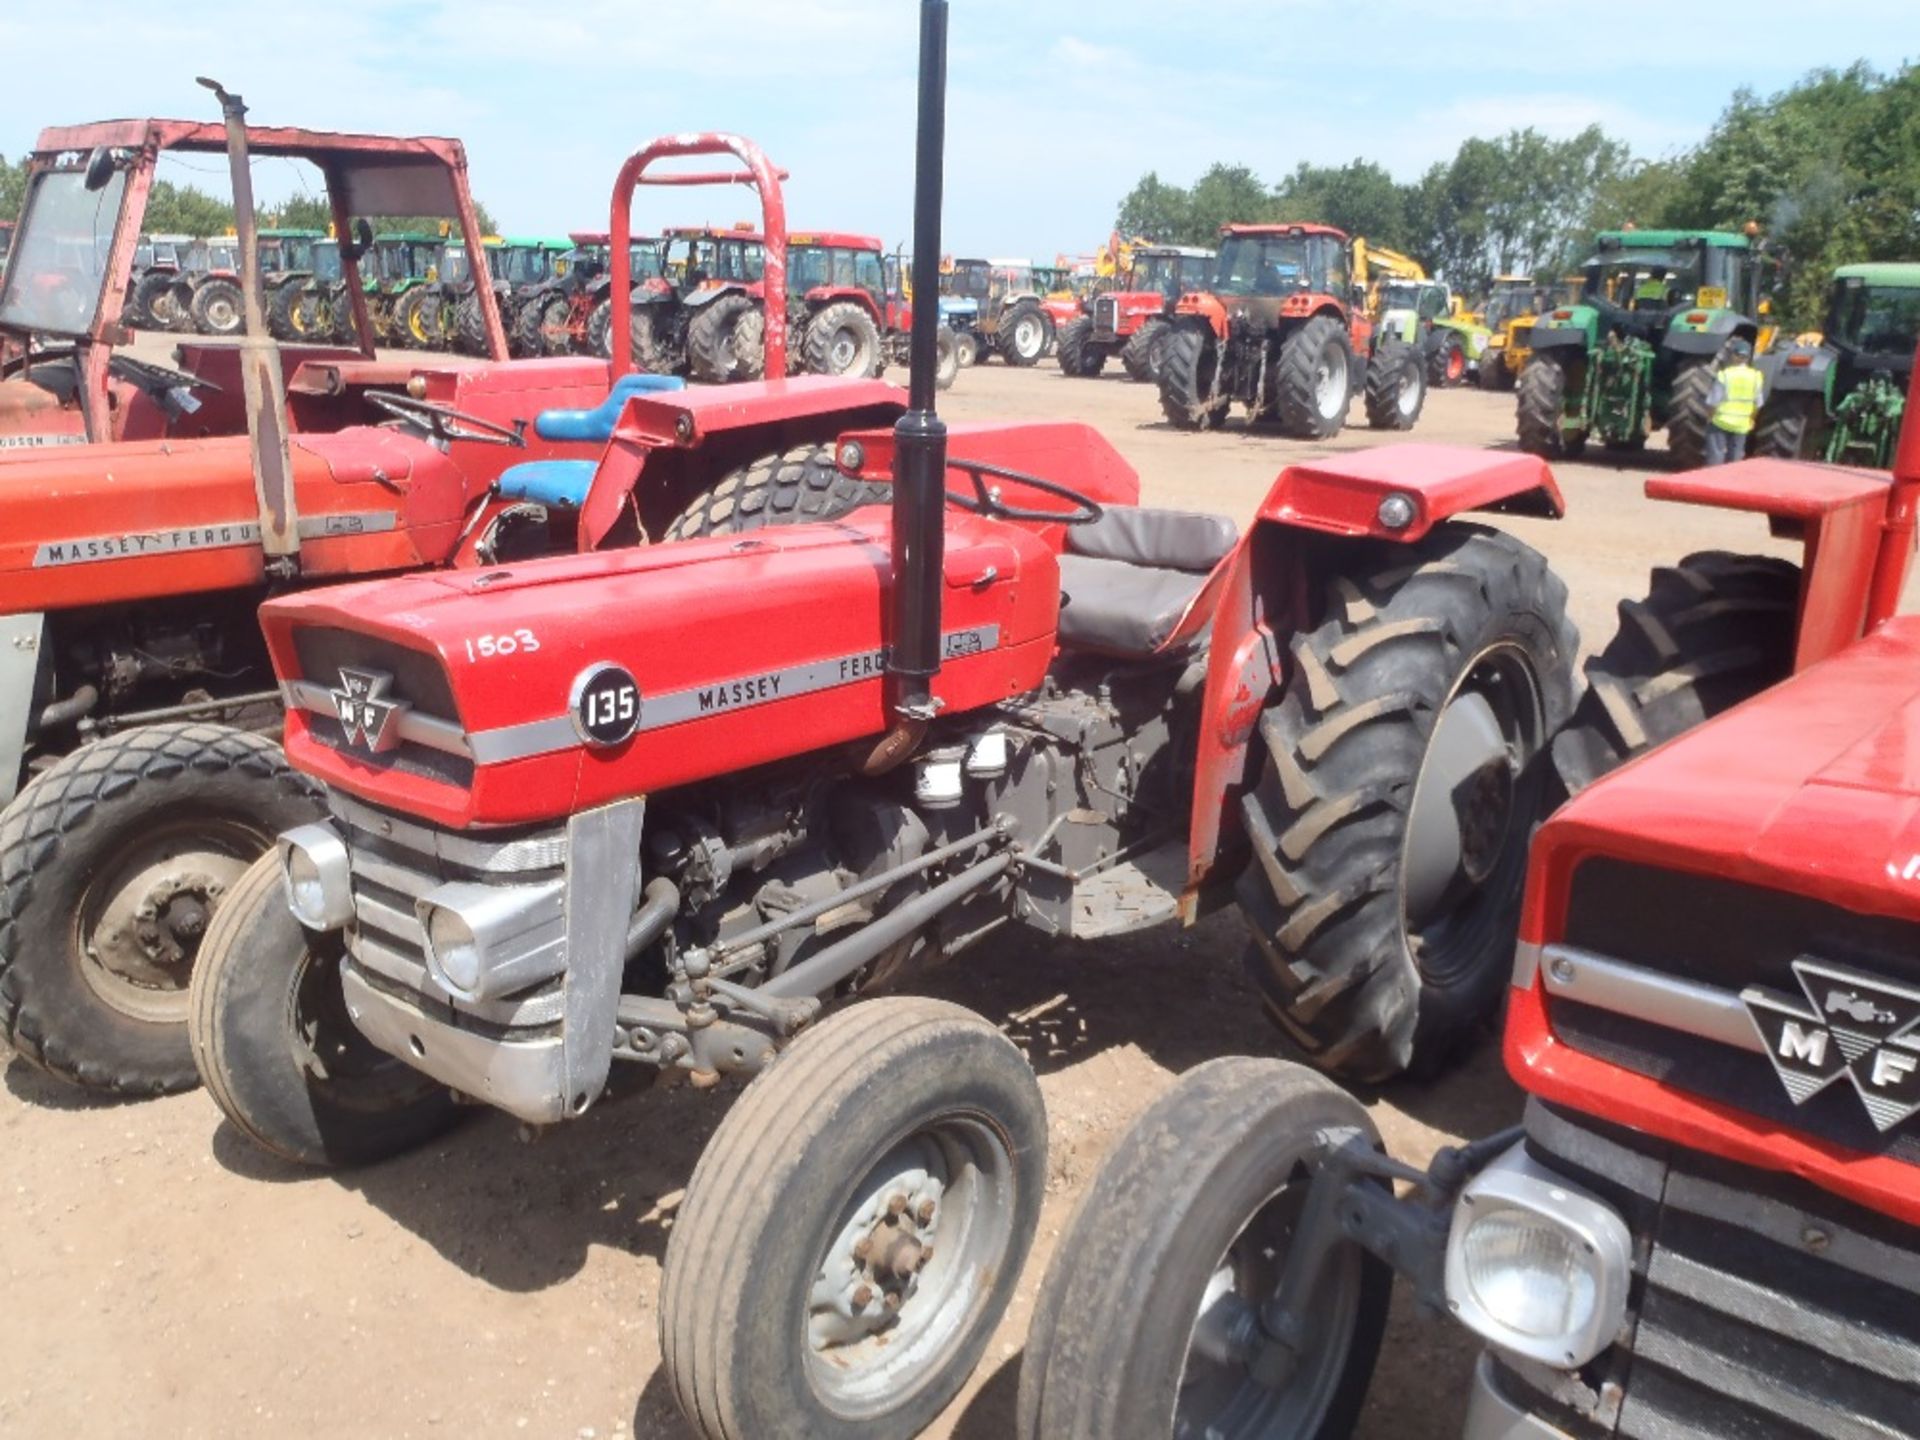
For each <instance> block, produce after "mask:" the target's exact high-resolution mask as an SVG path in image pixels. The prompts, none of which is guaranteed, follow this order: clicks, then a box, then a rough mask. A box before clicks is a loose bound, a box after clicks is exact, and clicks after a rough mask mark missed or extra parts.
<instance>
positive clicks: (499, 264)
mask: <svg viewBox="0 0 1920 1440" xmlns="http://www.w3.org/2000/svg"><path fill="white" fill-rule="evenodd" d="M573 249H574V244H573V241H572V240H571V239H569V238H567V237H565V236H531V237H513V236H509V237H507V238H505V239H503V240H501V241H499V243H497V244H495V243H493V242H491V241H490V242H488V245H487V273H488V277H489V280H490V283H491V286H492V289H493V294H494V300H495V303H496V304H498V305H499V307H500V315H501V318H502V320H503V321H504V322H505V324H506V326H507V339H508V345H509V348H513V349H514V354H515V357H516V358H530V356H531V355H532V354H534V353H537V352H525V353H523V352H522V351H521V350H520V349H518V348H514V333H515V331H514V323H513V322H514V319H515V317H516V316H517V315H518V314H519V311H520V306H521V304H522V303H523V302H524V301H525V300H526V299H527V297H529V296H530V295H533V294H535V293H537V292H538V291H539V289H540V287H541V286H543V285H545V284H546V283H547V282H548V281H550V280H554V279H557V278H559V277H561V276H563V275H564V274H565V273H566V267H567V256H568V254H569V253H570V252H571V251H572V250H573ZM479 321H480V302H479V299H478V297H477V296H476V294H475V292H474V291H473V290H472V289H471V288H470V287H469V288H465V289H463V290H462V291H461V292H460V295H459V297H458V298H457V299H456V301H455V302H454V314H453V344H454V348H455V349H456V350H458V351H459V352H460V353H461V354H463V355H474V354H480V353H483V352H482V349H481V340H482V333H481V329H480V324H479Z"/></svg>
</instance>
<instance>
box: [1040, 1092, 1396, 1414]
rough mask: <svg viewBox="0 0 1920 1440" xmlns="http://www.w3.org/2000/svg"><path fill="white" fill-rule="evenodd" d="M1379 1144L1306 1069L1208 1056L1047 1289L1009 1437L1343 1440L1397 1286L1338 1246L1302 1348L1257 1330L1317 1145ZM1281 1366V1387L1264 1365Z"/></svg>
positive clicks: (1152, 1114) (1143, 1141)
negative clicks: (1336, 1135)
mask: <svg viewBox="0 0 1920 1440" xmlns="http://www.w3.org/2000/svg"><path fill="white" fill-rule="evenodd" d="M1346 1130H1352V1131H1357V1132H1358V1133H1359V1134H1360V1135H1361V1136H1363V1137H1365V1139H1366V1140H1367V1141H1368V1142H1369V1143H1371V1144H1374V1145H1376V1146H1377V1145H1378V1144H1379V1137H1378V1135H1377V1133H1376V1132H1375V1130H1374V1127H1373V1123H1372V1121H1371V1120H1370V1119H1369V1118H1368V1116H1367V1112H1366V1110H1365V1109H1364V1108H1363V1107H1362V1106H1361V1105H1360V1103H1359V1102H1358V1101H1356V1100H1354V1099H1353V1098H1352V1097H1351V1096H1349V1095H1347V1094H1346V1093H1345V1092H1344V1091H1342V1090H1340V1089H1339V1088H1338V1087H1336V1086H1334V1085H1332V1084H1330V1083H1329V1082H1328V1081H1326V1080H1325V1079H1323V1078H1321V1077H1320V1076H1317V1075H1315V1074H1313V1073H1312V1072H1311V1071H1308V1070H1305V1069H1303V1068H1302V1067H1300V1066H1298V1065H1289V1064H1286V1063H1285V1062H1282V1061H1277V1060H1254V1059H1227V1060H1214V1061H1210V1062H1208V1063H1207V1064H1205V1065H1202V1066H1200V1067H1199V1068H1197V1069H1195V1070H1191V1071H1189V1072H1188V1073H1187V1074H1186V1075H1184V1076H1183V1077H1181V1079H1180V1081H1179V1083H1178V1084H1176V1085H1175V1086H1174V1087H1173V1088H1172V1089H1171V1090H1169V1091H1167V1093H1166V1094H1165V1095H1163V1096H1161V1098H1160V1099H1159V1100H1158V1101H1157V1102H1155V1104H1154V1105H1153V1106H1152V1108H1151V1109H1149V1110H1148V1111H1147V1112H1146V1114H1144V1115H1142V1116H1141V1117H1140V1119H1139V1120H1138V1121H1136V1122H1135V1123H1134V1125H1133V1127H1132V1128H1131V1129H1130V1130H1128V1131H1127V1133H1126V1134H1125V1135H1124V1136H1122V1137H1121V1139H1120V1142H1119V1144H1117V1145H1116V1146H1115V1147H1114V1149H1113V1151H1112V1152H1111V1153H1110V1154H1109V1155H1108V1157H1107V1159H1106V1161H1105V1163H1104V1164H1102V1166H1101V1167H1100V1172H1099V1174H1098V1175H1097V1176H1096V1177H1095V1178H1094V1182H1093V1186H1092V1188H1091V1189H1090V1190H1089V1191H1088V1192H1087V1195H1086V1198H1085V1199H1084V1200H1083V1201H1081V1203H1080V1207H1079V1209H1078V1210H1077V1211H1076V1212H1075V1213H1074V1216H1073V1219H1072V1221H1071V1223H1070V1224H1069V1226H1068V1229H1067V1233H1066V1237H1065V1238H1064V1239H1063V1240H1062V1241H1061V1244H1060V1249H1059V1251H1058V1252H1057V1253H1056V1254H1055V1256H1054V1259H1053V1263H1052V1265H1051V1266H1050V1267H1049V1268H1048V1270H1047V1277H1046V1280H1045V1281H1044V1282H1043V1284H1042V1285H1041V1288H1040V1295H1039V1299H1038V1301H1037V1302H1036V1305H1035V1309H1034V1317H1033V1323H1032V1326H1031V1329H1030V1330H1029V1332H1028V1338H1027V1349H1026V1356H1025V1359H1024V1360H1023V1361H1022V1363H1021V1366H1020V1397H1019V1404H1018V1408H1017V1411H1016V1421H1015V1434H1016V1435H1017V1436H1018V1437H1019V1440H1105V1437H1108V1436H1176V1437H1195V1440H1198V1437H1207V1440H1339V1437H1344V1436H1346V1435H1347V1434H1349V1433H1350V1432H1351V1430H1352V1427H1353V1425H1354V1422H1355V1420H1356V1418H1357V1416H1358V1415H1359V1412H1360V1406H1361V1404H1362V1403H1363V1401H1364V1400H1365V1398H1366V1393H1367V1384H1368V1381H1369V1380H1370V1379H1371V1378H1372V1375H1373V1368H1374V1362H1375V1360H1376V1359H1377V1358H1378V1356H1379V1352H1380V1340H1381V1334H1382V1331H1383V1329H1384V1327H1385V1324H1386V1319H1387V1305H1388V1301H1389V1299H1390V1297H1391V1294H1392V1287H1393V1275H1392V1272H1391V1271H1390V1270H1389V1269H1388V1267H1387V1266H1386V1265H1385V1264H1384V1263H1383V1262H1381V1261H1380V1260H1378V1259H1376V1258H1374V1257H1373V1256H1371V1255H1369V1254H1367V1253H1366V1252H1364V1251H1362V1250H1361V1249H1360V1248H1359V1247H1358V1246H1357V1245H1354V1244H1353V1243H1352V1242H1350V1241H1342V1242H1341V1243H1340V1245H1339V1249H1338V1250H1337V1251H1336V1253H1334V1254H1333V1255H1332V1256H1330V1257H1329V1258H1328V1260H1327V1263H1326V1267H1325V1270H1324V1272H1323V1274H1322V1277H1321V1280H1320V1283H1319V1285H1318V1286H1317V1287H1316V1289H1315V1290H1314V1292H1313V1293H1312V1294H1311V1295H1309V1296H1308V1297H1307V1298H1306V1306H1307V1310H1308V1313H1309V1315H1310V1317H1311V1323H1310V1324H1308V1325H1306V1326H1303V1327H1300V1328H1301V1331H1302V1334H1301V1338H1300V1340H1299V1341H1298V1342H1297V1347H1298V1348H1291V1347H1287V1346H1283V1345H1281V1344H1280V1342H1278V1341H1276V1340H1274V1339H1273V1338H1272V1337H1271V1336H1269V1335H1268V1333H1267V1332H1266V1331H1265V1329H1264V1328H1263V1326H1262V1324H1261V1317H1260V1308H1261V1306H1263V1305H1264V1304H1265V1303H1266V1302H1267V1301H1269V1300H1271V1299H1273V1298H1274V1296H1275V1295H1276V1293H1277V1292H1278V1290H1279V1287H1280V1281H1281V1277H1282V1276H1283V1275H1284V1274H1285V1273H1286V1270H1287V1267H1288V1266H1289V1265H1290V1264H1294V1263H1302V1262H1301V1257H1298V1256H1296V1255H1295V1254H1294V1251H1295V1248H1296V1247H1295V1244H1294V1240H1295V1235H1296V1233H1297V1231H1298V1228H1299V1224H1300V1221H1301V1218H1302V1214H1303V1211H1304V1208H1305V1201H1306V1196H1307V1193H1308V1191H1309V1189H1310V1188H1311V1186H1312V1184H1313V1175H1314V1165H1315V1161H1316V1159H1317V1156H1318V1154H1319V1153H1320V1141H1321V1138H1322V1136H1323V1135H1325V1134H1326V1133H1327V1132H1335V1131H1346ZM1260 1359H1266V1360H1268V1361H1269V1362H1271V1361H1273V1360H1278V1361H1279V1362H1280V1363H1279V1364H1278V1365H1276V1366H1274V1370H1275V1371H1277V1372H1278V1379H1277V1383H1276V1381H1275V1380H1269V1381H1267V1382H1266V1383H1262V1381H1261V1380H1260V1379H1258V1378H1256V1375H1255V1372H1254V1369H1253V1366H1254V1363H1255V1362H1256V1360H1260Z"/></svg>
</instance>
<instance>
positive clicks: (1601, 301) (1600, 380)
mask: <svg viewBox="0 0 1920 1440" xmlns="http://www.w3.org/2000/svg"><path fill="white" fill-rule="evenodd" d="M1750 228H1752V227H1750ZM1757 233H1758V232H1757V229H1755V231H1754V234H1738V233H1733V232H1730V231H1720V230H1611V231H1606V232H1604V233H1602V234H1601V235H1600V237H1599V240H1598V242H1597V244H1596V246H1595V250H1594V254H1593V257H1592V258H1591V259H1590V260H1588V262H1587V265H1586V275H1585V280H1584V283H1583V286H1582V289H1581V294H1580V297H1579V299H1578V300H1577V301H1575V302H1574V303H1572V304H1570V305H1563V306H1559V307H1557V308H1555V309H1553V310H1550V311H1548V312H1547V313H1546V314H1545V315H1542V316H1541V317H1540V318H1539V319H1537V320H1536V321H1535V322H1534V324H1533V333H1532V336H1531V340H1532V346H1533V354H1532V357H1531V358H1530V359H1529V360H1528V362H1527V365H1526V368H1525V369H1524V370H1523V371H1521V373H1520V380H1519V385H1518V390H1519V398H1518V407H1517V409H1518V429H1519V436H1520V447H1521V449H1523V450H1525V451H1527V452H1528V453H1529V454H1534V455H1544V456H1553V455H1569V456H1571V455H1578V454H1580V453H1581V451H1583V450H1584V449H1585V448H1586V444H1587V440H1588V437H1589V436H1597V437H1598V438H1599V440H1600V441H1601V443H1602V444H1603V445H1605V446H1606V447H1607V448H1608V449H1610V450H1621V451H1632V450H1639V449H1641V448H1642V447H1643V446H1644V445H1645V444H1646V442H1647V439H1648V437H1649V436H1650V435H1651V434H1652V433H1653V432H1654V431H1655V430H1659V429H1662V428H1664V429H1665V430H1666V432H1667V450H1668V453H1669V454H1671V455H1672V456H1673V459H1674V463H1675V464H1676V465H1678V466H1680V467H1682V468H1686V467H1690V466H1696V465H1699V464H1700V463H1701V462H1702V461H1703V460H1704V459H1705V457H1706V433H1707V425H1708V423H1709V419H1710V415H1711V411H1710V408H1709V406H1708V404H1707V394H1708V392H1709V391H1710V390H1711V389H1712V388H1713V377H1714V371H1715V368H1716V363H1717V362H1718V360H1719V358H1720V356H1721V354H1722V352H1723V351H1724V350H1725V349H1726V346H1727V344H1728V342H1730V341H1732V340H1734V339H1742V340H1745V341H1747V342H1748V343H1749V344H1752V345H1753V346H1754V349H1755V351H1756V352H1757V351H1759V350H1760V349H1762V348H1763V347H1762V345H1761V344H1760V343H1759V342H1760V341H1761V340H1762V338H1763V334H1762V326H1763V321H1764V320H1765V311H1766V310H1768V309H1770V308H1771V305H1770V302H1769V301H1768V300H1767V299H1766V298H1765V296H1766V291H1767V288H1768V286H1769V284H1770V282H1771V280H1772V278H1773V276H1774V275H1775V273H1776V272H1777V268H1778V267H1777V265H1775V264H1774V262H1773V260H1772V258H1771V257H1770V256H1768V255H1767V254H1766V253H1765V247H1764V246H1763V245H1762V244H1761V243H1760V242H1759V241H1758V240H1757V239H1756V238H1755V236H1756V235H1757ZM1769 333H1770V331H1769Z"/></svg>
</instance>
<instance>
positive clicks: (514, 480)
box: [500, 460, 595, 510]
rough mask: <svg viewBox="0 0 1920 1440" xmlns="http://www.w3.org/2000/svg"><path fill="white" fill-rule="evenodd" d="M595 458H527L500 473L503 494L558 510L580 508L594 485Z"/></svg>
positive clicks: (510, 498)
mask: <svg viewBox="0 0 1920 1440" xmlns="http://www.w3.org/2000/svg"><path fill="white" fill-rule="evenodd" d="M594 468H595V466H594V462H593V461H591V460H523V461H521V462H520V464H518V465H509V466H508V467H507V468H506V469H505V470H504V471H502V472H501V474H500V494H501V495H502V496H504V497H505V498H506V499H508V500H531V501H532V502H533V503H534V504H536V505H546V506H550V507H552V508H554V509H557V510H578V509H579V508H580V507H581V506H582V505H584V504H586V503H587V491H588V490H589V489H591V488H592V486H593V472H594Z"/></svg>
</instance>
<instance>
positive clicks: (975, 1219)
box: [804, 1114, 1016, 1418]
mask: <svg viewBox="0 0 1920 1440" xmlns="http://www.w3.org/2000/svg"><path fill="white" fill-rule="evenodd" d="M1015 1203H1016V1202H1015V1165H1014V1160H1013V1156H1012V1154H1011V1152H1010V1150H1009V1148H1008V1143H1007V1139H1006V1137H1005V1135H1004V1134H1002V1132H1001V1131H1000V1129H999V1128H998V1127H997V1126H995V1125H993V1124H992V1123H990V1122H989V1121H988V1120H987V1119H985V1117H983V1116H979V1115H974V1114H953V1115H947V1116H942V1117H939V1118H937V1119H933V1120H929V1121H924V1122H922V1123H921V1124H920V1125H919V1126H918V1127H916V1128H915V1129H914V1130H913V1131H912V1132H911V1133H909V1134H908V1135H906V1136H905V1137H903V1138H902V1139H901V1140H900V1141H899V1142H898V1143H896V1144H894V1145H892V1146H890V1147H889V1148H888V1149H887V1151H886V1152H885V1153H884V1154H883V1155H882V1156H881V1158H880V1159H879V1160H878V1161H877V1162H876V1163H875V1164H874V1165H873V1166H872V1167H870V1168H869V1169H868V1171H867V1172H866V1174H865V1175H864V1176H862V1177H861V1179H860V1181H859V1183H858V1184H856V1185H855V1186H854V1188H853V1192H852V1195H851V1197H850V1198H849V1199H848V1200H847V1202H846V1203H845V1204H844V1205H843V1206H842V1207H841V1210H840V1214H839V1217H838V1220H837V1222H836V1225H835V1229H834V1234H833V1236H832V1238H831V1239H830V1240H829V1241H828V1243H827V1244H826V1246H825V1247H824V1248H823V1250H822V1252H821V1254H820V1255H819V1257H818V1258H817V1260H816V1261H815V1265H814V1278H813V1282H812V1284H811V1285H810V1287H809V1289H808V1293H807V1297H806V1302H805V1303H806V1313H805V1316H804V1334H805V1342H806V1357H805V1358H806V1371H807V1377H808V1381H809V1383H810V1385H811V1386H812V1388H813V1390H814V1392H815V1393H816V1394H817V1395H818V1396H819V1397H820V1398H821V1400H822V1401H824V1402H825V1403H826V1404H827V1406H828V1407H829V1408H830V1409H832V1410H833V1411H834V1412H835V1413H837V1414H840V1415H845V1416H849V1417H854V1418H858V1417H862V1416H866V1415H878V1414H884V1413H887V1412H888V1411H890V1410H892V1409H894V1408H896V1407H897V1406H898V1404H899V1402H900V1397H901V1396H902V1395H903V1394H906V1393H910V1392H911V1391H913V1390H914V1389H916V1388H917V1387H918V1385H919V1384H920V1383H921V1381H922V1380H923V1379H924V1378H925V1377H927V1376H929V1375H931V1374H933V1373H934V1372H936V1371H937V1370H939V1369H940V1367H941V1366H942V1365H943V1364H945V1363H946V1362H947V1361H948V1360H949V1359H950V1358H951V1356H952V1355H953V1353H954V1351H955V1350H956V1349H957V1348H958V1347H959V1346H960V1345H962V1344H964V1343H965V1340H966V1337H967V1335H968V1333H969V1332H970V1331H971V1329H972V1321H973V1319H974V1317H975V1315H976V1314H977V1313H978V1311H979V1309H980V1307H981V1306H982V1305H984V1304H985V1303H986V1301H987V1296H988V1292H989V1290H990V1289H991V1287H992V1284H993V1279H994V1276H995V1274H996V1273H997V1271H998V1270H999V1268H1000V1266H1001V1265H1002V1264H1003V1263H1004V1262H1005V1258H1006V1256H1007V1254H1008V1252H1009V1249H1010V1247H1011V1246H1012V1245H1013V1243H1014V1235H1013V1224H1014V1210H1015Z"/></svg>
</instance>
